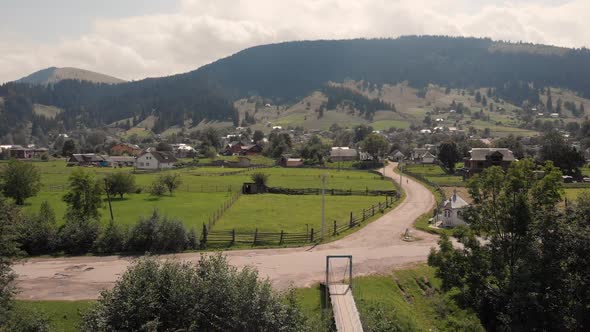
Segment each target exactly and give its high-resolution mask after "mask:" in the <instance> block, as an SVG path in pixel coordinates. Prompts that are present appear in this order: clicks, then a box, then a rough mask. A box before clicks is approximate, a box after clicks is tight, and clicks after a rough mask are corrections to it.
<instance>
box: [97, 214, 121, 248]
mask: <svg viewBox="0 0 590 332" xmlns="http://www.w3.org/2000/svg"><path fill="white" fill-rule="evenodd" d="M126 235H127V234H126V230H125V229H123V228H122V227H121V226H119V225H117V224H115V222H114V221H113V220H111V221H110V222H109V224H108V225H107V227H106V228H105V229H103V230H102V231H101V232H100V235H99V236H98V238H97V239H96V241H95V242H94V251H95V252H97V253H99V254H108V253H115V252H122V251H124V250H125V245H126V240H127V239H126Z"/></svg>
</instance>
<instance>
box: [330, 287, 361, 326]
mask: <svg viewBox="0 0 590 332" xmlns="http://www.w3.org/2000/svg"><path fill="white" fill-rule="evenodd" d="M328 289H329V291H330V301H331V302H332V310H333V311H334V321H335V322H336V330H337V331H338V332H362V331H363V326H362V324H361V318H360V316H359V313H358V310H357V309H356V304H355V303H354V298H353V297H352V291H351V290H350V287H349V285H346V284H331V285H330V286H329V287H328Z"/></svg>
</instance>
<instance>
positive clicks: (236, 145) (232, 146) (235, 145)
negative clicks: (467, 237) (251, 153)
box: [223, 141, 244, 156]
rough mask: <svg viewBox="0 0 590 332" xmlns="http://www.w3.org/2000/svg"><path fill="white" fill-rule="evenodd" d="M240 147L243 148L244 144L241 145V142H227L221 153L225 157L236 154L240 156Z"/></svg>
mask: <svg viewBox="0 0 590 332" xmlns="http://www.w3.org/2000/svg"><path fill="white" fill-rule="evenodd" d="M242 146H244V144H242V142H240V141H232V142H229V143H228V144H227V145H226V146H225V150H224V151H223V154H224V155H226V156H233V155H238V154H240V152H242Z"/></svg>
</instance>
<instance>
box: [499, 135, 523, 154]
mask: <svg viewBox="0 0 590 332" xmlns="http://www.w3.org/2000/svg"><path fill="white" fill-rule="evenodd" d="M494 147H497V148H506V149H510V151H512V152H513V153H514V156H515V157H516V158H518V159H522V158H523V157H524V147H523V145H522V143H521V142H520V140H519V139H518V137H516V136H514V135H512V134H510V135H509V136H506V137H501V138H498V139H496V140H494Z"/></svg>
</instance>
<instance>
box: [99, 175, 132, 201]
mask: <svg viewBox="0 0 590 332" xmlns="http://www.w3.org/2000/svg"><path fill="white" fill-rule="evenodd" d="M105 180H106V187H107V191H108V192H109V194H111V195H119V197H120V198H121V199H122V198H123V195H124V194H130V193H132V192H133V191H135V177H134V176H133V174H128V173H121V172H117V173H110V174H109V175H107V176H106V178H105Z"/></svg>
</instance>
